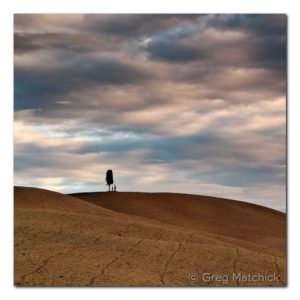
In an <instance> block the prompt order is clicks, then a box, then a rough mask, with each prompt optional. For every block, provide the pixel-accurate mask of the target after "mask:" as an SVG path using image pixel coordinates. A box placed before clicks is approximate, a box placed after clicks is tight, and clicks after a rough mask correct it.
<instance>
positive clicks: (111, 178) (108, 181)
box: [105, 170, 114, 192]
mask: <svg viewBox="0 0 300 300" xmlns="http://www.w3.org/2000/svg"><path fill="white" fill-rule="evenodd" d="M105 180H106V184H107V185H108V191H109V192H110V186H111V185H112V184H113V183H114V176H113V171H112V170H107V171H106V179H105Z"/></svg>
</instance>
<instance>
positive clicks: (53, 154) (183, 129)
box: [14, 15, 286, 210]
mask: <svg viewBox="0 0 300 300" xmlns="http://www.w3.org/2000/svg"><path fill="white" fill-rule="evenodd" d="M14 45H15V184H16V185H26V186H36V187H41V188H47V189H52V190H56V191H59V192H79V191H95V190H105V189H106V187H105V183H104V177H105V172H106V170H107V169H113V171H114V175H115V180H116V183H117V187H118V189H119V190H121V191H155V192H156V191H157V192H158V191H166V192H180V193H193V194H205V195H212V196H221V197H225V198H231V199H238V200H244V201H248V202H252V203H257V204H261V205H265V206H269V207H272V208H275V209H279V210H285V180H286V176H285V173H286V149H285V139H286V131H285V124H286V120H285V112H286V16H285V15H15V44H14Z"/></svg>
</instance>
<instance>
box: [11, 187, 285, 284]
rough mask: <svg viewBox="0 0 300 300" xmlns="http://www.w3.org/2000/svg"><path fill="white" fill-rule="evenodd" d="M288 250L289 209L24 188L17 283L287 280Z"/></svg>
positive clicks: (18, 203) (18, 199) (18, 209)
mask: <svg viewBox="0 0 300 300" xmlns="http://www.w3.org/2000/svg"><path fill="white" fill-rule="evenodd" d="M285 256H286V254H285V214H283V213H280V212H277V211H274V210H271V209H267V208H264V207H261V206H257V205H253V204H248V203H243V202H239V201H232V200H226V199H220V198H213V197H204V196H196V195H184V194H172V193H125V192H116V193H107V192H103V193H84V194H73V195H63V194H59V193H55V192H51V191H47V190H42V189H36V188H24V187H16V188H15V284H16V285H17V286H203V285H213V286H215V285H220V286H224V285H233V286H235V285H247V286H251V285H254V286H257V285H260V286H269V285H272V286H274V285H281V286H282V285H285V284H286V259H285ZM248 273H250V274H252V275H253V276H254V275H261V276H264V275H269V276H272V274H274V273H275V274H279V281H277V280H273V281H272V280H271V281H270V280H269V281H265V280H262V278H260V279H261V280H260V281H259V282H257V280H256V281H255V280H254V281H253V280H252V281H249V279H247V281H245V280H242V277H241V276H243V275H245V274H248ZM207 274H208V275H207ZM209 274H210V275H209ZM234 274H236V275H234ZM213 275H215V276H213ZM217 275H219V277H217ZM205 276H206V277H205ZM226 277H227V279H226ZM264 278H265V277H264ZM221 279H222V280H221ZM269 279H270V278H269ZM226 281H227V282H226Z"/></svg>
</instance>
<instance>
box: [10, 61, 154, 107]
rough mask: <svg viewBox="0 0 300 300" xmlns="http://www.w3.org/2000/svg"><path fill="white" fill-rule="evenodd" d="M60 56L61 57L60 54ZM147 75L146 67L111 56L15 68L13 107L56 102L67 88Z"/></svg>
mask: <svg viewBox="0 0 300 300" xmlns="http://www.w3.org/2000/svg"><path fill="white" fill-rule="evenodd" d="M62 59H63V57H62ZM147 77H149V75H148V74H147V71H146V70H140V69H138V68H136V67H135V66H134V65H130V64H126V63H123V62H121V61H119V60H115V59H112V58H98V59H90V58H87V59H83V60H77V59H75V60H74V61H70V62H68V61H67V62H64V61H62V63H61V64H59V65H58V67H57V68H56V69H54V70H53V69H50V70H47V69H46V70H34V69H33V70H30V69H27V68H24V69H22V68H18V67H17V68H16V69H15V77H14V84H15V110H22V109H31V108H43V107H49V106H57V105H56V102H57V101H58V100H59V99H61V98H63V96H65V95H67V94H68V92H70V91H84V90H86V89H89V88H90V87H91V86H94V85H106V84H109V85H123V84H133V83H138V82H140V81H141V80H144V79H146V78H147Z"/></svg>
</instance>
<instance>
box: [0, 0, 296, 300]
mask: <svg viewBox="0 0 300 300" xmlns="http://www.w3.org/2000/svg"><path fill="white" fill-rule="evenodd" d="M14 13H286V14H288V24H289V51H288V53H289V76H288V78H289V106H288V107H289V112H288V113H289V151H288V153H289V197H288V198H289V200H288V201H289V202H288V213H289V226H288V228H289V263H288V265H289V270H288V271H289V272H288V274H289V276H288V288H267V289H266V288H240V289H232V288H225V289H224V288H222V289H220V288H183V289H182V288H173V289H164V288H159V289H157V288H156V289H155V288H152V289H150V288H119V289H112V288H103V289H99V288H98V289H95V288H82V289H78V288H77V289H76V288H39V289H38V288H14V287H13V230H12V228H13V227H12V226H13V214H12V209H13V202H12V185H13V180H12V178H13V169H12V163H13V135H12V122H13V114H12V112H13V14H14ZM0 20H1V26H0V38H1V40H0V45H1V46H0V72H1V77H0V78H1V85H0V86H1V98H0V136H1V139H0V163H1V165H0V192H1V194H0V205H1V207H0V222H1V224H0V226H1V227H0V228H1V236H0V237H1V252H0V253H1V255H0V259H1V260H0V293H1V294H2V295H1V296H2V299H15V298H16V299H25V300H26V299H30V300H33V299H39V300H41V299H53V297H54V296H55V297H57V296H60V295H61V296H62V297H72V300H73V299H81V298H83V297H85V298H89V299H96V298H99V297H110V298H111V297H112V298H119V299H124V297H125V298H129V299H132V300H134V299H140V298H141V297H142V298H143V299H153V298H157V297H163V298H165V297H169V298H170V299H172V300H173V299H179V298H181V299H182V298H187V297H188V298H189V297H195V296H196V297H197V296H198V297H199V296H201V297H203V299H205V298H209V299H211V298H212V299H220V298H221V299H222V300H225V299H232V298H234V297H239V298H242V299H251V300H253V298H254V297H257V296H261V297H262V298H265V297H272V299H280V300H282V299H283V298H286V297H292V296H293V294H295V293H296V292H297V285H298V277H299V275H298V270H297V267H298V266H299V267H300V264H299V257H300V247H299V245H300V243H299V234H297V229H298V228H300V226H299V219H300V218H299V217H298V214H299V213H300V209H299V208H300V197H299V190H298V189H297V186H299V180H298V176H299V170H298V168H297V167H298V166H299V165H300V164H299V156H300V143H299V135H300V134H299V130H300V125H299V119H300V109H299V108H300V107H299V106H300V104H299V103H300V95H299V87H298V86H299V76H297V75H298V73H299V68H300V64H299V53H300V46H299V38H298V37H299V28H300V18H299V10H298V9H297V1H289V2H288V1H283V0H272V1H271V0H239V1H238V0H209V1H199V0H198V1H190V0H184V1H175V0H170V1H167V0H165V1H163V0H145V1H141V0H139V1H137V0H135V1H133V0H127V1H125V0H119V1H116V0H106V1H101V0H85V1H82V0H81V1H79V0H51V1H50V0H48V1H47V0H44V1H41V0H26V1H25V0H10V1H2V3H1V9H0Z"/></svg>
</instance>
